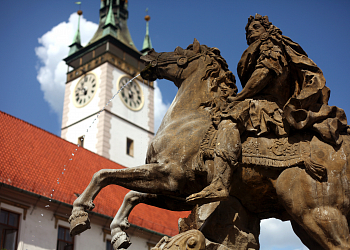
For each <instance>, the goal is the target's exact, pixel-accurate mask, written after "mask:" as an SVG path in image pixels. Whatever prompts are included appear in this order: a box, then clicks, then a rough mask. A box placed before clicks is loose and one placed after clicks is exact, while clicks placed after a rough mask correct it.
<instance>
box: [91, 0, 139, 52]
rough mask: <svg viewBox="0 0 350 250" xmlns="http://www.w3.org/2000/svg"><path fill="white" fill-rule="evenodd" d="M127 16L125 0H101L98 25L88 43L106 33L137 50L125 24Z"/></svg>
mask: <svg viewBox="0 0 350 250" xmlns="http://www.w3.org/2000/svg"><path fill="white" fill-rule="evenodd" d="M128 16H129V12H128V10H127V1H125V0H102V1H101V5H100V22H99V26H98V29H97V31H96V33H95V35H94V36H93V37H92V39H91V40H90V42H89V43H88V44H92V43H94V42H96V41H98V40H100V39H101V38H102V37H104V36H106V35H111V36H113V37H115V38H116V39H118V40H119V41H121V42H122V43H124V44H125V45H127V46H128V47H130V48H132V49H133V50H135V51H137V52H138V50H137V48H136V47H135V45H134V43H133V41H132V39H131V36H130V32H129V28H128V25H127V19H128Z"/></svg>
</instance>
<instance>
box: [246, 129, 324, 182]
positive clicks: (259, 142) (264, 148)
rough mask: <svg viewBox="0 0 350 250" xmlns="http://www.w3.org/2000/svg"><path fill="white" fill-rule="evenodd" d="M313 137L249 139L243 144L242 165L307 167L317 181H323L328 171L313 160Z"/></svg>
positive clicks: (307, 170)
mask: <svg viewBox="0 0 350 250" xmlns="http://www.w3.org/2000/svg"><path fill="white" fill-rule="evenodd" d="M311 143H312V140H311V136H304V137H303V136H301V135H296V136H294V137H280V138H278V137H248V138H246V139H245V140H244V141H243V142H242V163H244V164H254V165H258V166H265V167H270V168H288V167H293V166H297V165H299V166H305V170H306V172H307V173H308V174H309V175H310V176H311V177H313V178H314V179H316V180H320V181H321V180H323V179H324V178H325V177H326V175H327V170H326V168H325V167H324V166H322V165H321V164H318V163H316V162H314V161H313V160H311Z"/></svg>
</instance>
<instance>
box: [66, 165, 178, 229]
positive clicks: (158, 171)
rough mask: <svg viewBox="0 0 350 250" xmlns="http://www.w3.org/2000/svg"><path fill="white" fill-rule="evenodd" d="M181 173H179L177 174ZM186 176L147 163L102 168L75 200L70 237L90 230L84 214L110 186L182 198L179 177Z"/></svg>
mask: <svg viewBox="0 0 350 250" xmlns="http://www.w3.org/2000/svg"><path fill="white" fill-rule="evenodd" d="M177 171H179V172H180V173H179V172H177ZM182 177H183V176H182V174H181V170H180V169H179V168H174V167H171V166H170V167H169V166H163V165H160V164H146V165H142V166H139V167H135V168H125V169H102V170H100V171H98V172H96V173H95V174H94V176H93V177H92V180H91V182H90V183H89V185H88V186H87V187H86V189H85V190H84V192H83V193H82V194H81V195H80V196H79V197H78V198H77V199H76V200H75V201H74V203H73V210H72V215H71V216H70V218H69V222H70V224H71V231H70V233H71V235H76V234H79V233H81V232H83V231H85V230H87V229H89V228H90V223H89V219H88V214H87V213H86V212H85V211H89V210H92V209H93V208H94V204H93V200H94V199H95V197H96V196H97V194H98V193H99V192H100V191H101V189H102V188H104V187H105V186H108V185H110V184H115V185H119V186H122V187H125V188H128V189H131V190H136V191H140V192H144V193H158V194H169V195H174V196H176V195H179V194H180V193H179V188H178V185H179V178H180V179H181V178H182Z"/></svg>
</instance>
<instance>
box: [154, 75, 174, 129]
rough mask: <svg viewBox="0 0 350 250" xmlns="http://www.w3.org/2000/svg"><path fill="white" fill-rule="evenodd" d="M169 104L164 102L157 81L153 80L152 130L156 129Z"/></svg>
mask: <svg viewBox="0 0 350 250" xmlns="http://www.w3.org/2000/svg"><path fill="white" fill-rule="evenodd" d="M169 106H170V104H169V103H164V102H163V98H162V93H161V92H160V89H159V87H158V83H157V81H155V82H154V131H157V130H158V128H159V126H160V123H161V122H162V120H163V117H164V115H165V113H166V111H167V110H168V108H169Z"/></svg>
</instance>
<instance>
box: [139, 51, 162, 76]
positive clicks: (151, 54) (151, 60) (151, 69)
mask: <svg viewBox="0 0 350 250" xmlns="http://www.w3.org/2000/svg"><path fill="white" fill-rule="evenodd" d="M157 57H158V53H157V52H155V51H154V49H151V50H150V51H148V53H147V54H146V55H144V56H141V57H140V59H141V60H142V61H143V63H144V64H145V65H146V67H145V68H144V69H143V70H142V71H141V77H142V78H143V79H145V80H149V81H155V80H157V78H158V77H157V74H156V67H157V60H156V59H157Z"/></svg>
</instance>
